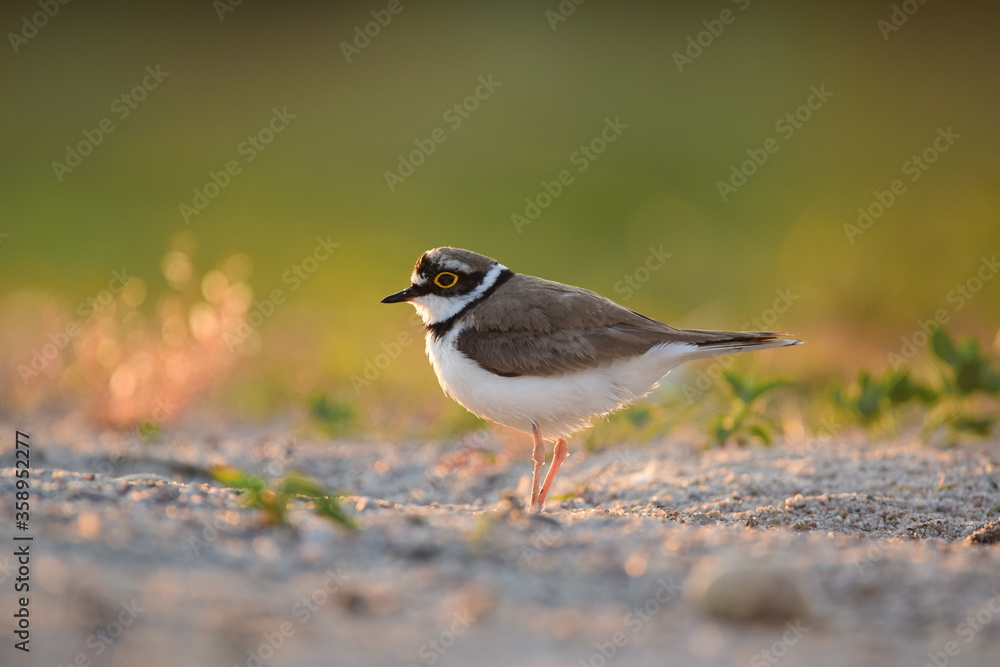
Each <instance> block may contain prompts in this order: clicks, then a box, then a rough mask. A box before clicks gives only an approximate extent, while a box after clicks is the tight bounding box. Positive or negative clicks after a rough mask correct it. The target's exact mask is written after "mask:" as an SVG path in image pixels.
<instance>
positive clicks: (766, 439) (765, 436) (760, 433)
mask: <svg viewBox="0 0 1000 667" xmlns="http://www.w3.org/2000/svg"><path fill="white" fill-rule="evenodd" d="M749 431H750V433H751V434H753V435H755V436H757V437H758V438H760V440H761V442H763V443H764V444H765V445H767V446H768V447H770V446H771V445H772V444H773V442H772V440H771V432H770V431H769V430H767V429H766V428H764V427H763V426H762V425H760V424H754V425H753V426H751V427H750V428H749Z"/></svg>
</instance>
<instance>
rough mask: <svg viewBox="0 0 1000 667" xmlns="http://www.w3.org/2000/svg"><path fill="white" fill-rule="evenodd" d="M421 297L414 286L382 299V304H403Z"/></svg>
mask: <svg viewBox="0 0 1000 667" xmlns="http://www.w3.org/2000/svg"><path fill="white" fill-rule="evenodd" d="M417 296H420V295H419V294H417V293H416V292H415V290H414V289H413V285H410V286H409V287H407V288H406V289H404V290H400V291H398V292H396V293H395V294H390V295H389V296H387V297H385V298H384V299H382V303H402V302H403V301H409V300H411V299H413V298H416V297H417Z"/></svg>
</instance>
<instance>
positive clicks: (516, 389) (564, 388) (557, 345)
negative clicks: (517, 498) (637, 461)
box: [382, 247, 802, 512]
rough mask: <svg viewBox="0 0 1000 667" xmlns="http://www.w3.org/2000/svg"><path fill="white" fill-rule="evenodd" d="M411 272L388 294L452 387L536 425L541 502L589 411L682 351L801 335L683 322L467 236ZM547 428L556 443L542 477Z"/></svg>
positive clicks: (645, 384) (609, 403) (635, 390)
mask: <svg viewBox="0 0 1000 667" xmlns="http://www.w3.org/2000/svg"><path fill="white" fill-rule="evenodd" d="M410 282H411V284H410V286H409V287H407V288H406V289H404V290H402V291H399V292H396V293H395V294H391V295H389V296H387V297H385V298H384V299H382V303H399V302H403V301H409V302H410V303H412V304H413V305H414V307H416V309H417V312H418V313H419V314H420V317H421V319H422V320H423V322H424V328H425V330H426V343H427V345H426V347H427V356H428V357H429V358H430V362H431V365H432V366H433V367H434V372H435V373H436V374H437V378H438V381H439V382H440V383H441V388H442V389H443V390H444V393H445V394H447V395H448V396H450V397H451V398H453V399H455V400H456V401H457V402H458V403H460V404H461V405H463V406H464V407H465V408H466V409H468V410H469V411H470V412H473V413H474V414H476V415H478V416H480V417H482V418H484V419H488V420H490V421H493V422H496V423H498V424H503V425H505V426H509V427H511V428H515V429H518V430H520V431H524V432H526V433H531V434H532V436H533V437H534V450H533V452H532V457H531V458H532V461H533V462H534V469H533V471H532V479H531V509H532V511H538V512H540V511H541V510H542V507H543V506H544V504H545V498H546V496H547V495H548V493H549V489H551V487H552V482H553V480H555V477H556V474H557V473H558V472H559V467H560V466H561V465H562V462H563V460H564V459H565V458H566V456H567V454H568V447H567V445H566V438H567V437H568V436H569V435H571V434H572V433H574V432H576V431H579V430H581V429H584V428H586V427H587V426H589V424H590V421H591V420H592V419H593V418H595V417H598V416H602V415H607V414H609V413H611V412H614V411H615V410H618V409H619V408H621V407H624V406H625V405H627V404H629V403H631V402H632V401H635V400H636V399H639V398H642V397H643V396H646V395H647V394H648V393H649V392H651V391H652V390H653V389H655V388H656V386H657V383H658V382H659V380H660V379H661V378H662V377H663V376H664V375H666V374H667V373H668V372H670V371H671V370H672V369H673V368H676V367H677V366H678V365H680V364H682V363H684V362H686V361H691V360H693V359H704V358H707V357H716V356H720V355H724V354H731V353H733V352H742V351H745V350H764V349H767V348H772V347H784V346H787V345H798V344H799V343H801V342H802V341H800V340H795V339H793V338H789V337H788V334H785V333H778V332H774V331H703V330H698V329H675V328H673V327H670V326H667V325H666V324H663V323H661V322H658V321H656V320H654V319H652V318H649V317H646V316H645V315H640V314H639V313H637V312H635V311H632V310H629V309H628V308H625V307H623V306H619V305H618V304H616V303H614V302H613V301H611V300H609V299H606V298H604V297H603V296H601V295H599V294H597V293H595V292H591V291H590V290H586V289H583V288H580V287H573V286H572V285H564V284H562V283H557V282H552V281H550V280H543V279H541V278H535V277H534V276H529V275H525V274H522V273H514V272H513V271H511V270H510V269H508V268H507V267H506V266H504V265H503V264H500V263H499V262H497V261H496V260H495V259H491V258H489V257H485V256H483V255H480V254H478V253H474V252H471V251H469V250H463V249H461V248H451V247H443V248H435V249H433V250H428V251H427V252H425V253H424V254H423V255H421V256H420V259H418V260H417V263H416V266H415V267H414V269H413V274H412V275H411V277H410ZM545 438H549V439H553V440H555V446H554V448H553V453H552V463H551V465H550V466H549V471H548V473H547V474H546V475H545V481H544V482H541V481H540V474H541V469H542V466H543V464H544V461H545V449H544V439H545Z"/></svg>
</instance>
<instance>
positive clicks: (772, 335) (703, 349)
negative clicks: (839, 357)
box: [684, 329, 805, 359]
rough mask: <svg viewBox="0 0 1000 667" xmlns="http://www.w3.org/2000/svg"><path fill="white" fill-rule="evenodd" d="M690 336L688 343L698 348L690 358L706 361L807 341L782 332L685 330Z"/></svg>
mask: <svg viewBox="0 0 1000 667" xmlns="http://www.w3.org/2000/svg"><path fill="white" fill-rule="evenodd" d="M684 333H686V334H690V337H689V338H688V341H689V342H690V343H691V344H693V345H695V346H696V348H697V349H696V350H694V351H693V352H692V353H691V355H690V358H692V359H705V358H707V357H719V356H722V355H724V354H732V353H734V352H746V351H748V350H767V349H770V348H772V347H787V346H789V345H801V344H802V343H804V342H805V341H803V340H798V339H797V338H791V337H790V336H791V335H792V334H789V333H784V332H781V331H704V330H700V329H685V330H684Z"/></svg>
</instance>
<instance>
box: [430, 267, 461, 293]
mask: <svg viewBox="0 0 1000 667" xmlns="http://www.w3.org/2000/svg"><path fill="white" fill-rule="evenodd" d="M457 282H458V275H457V274H455V273H452V272H451V271H442V272H441V273H439V274H437V275H436V276H434V284H435V285H437V286H438V287H440V288H441V289H448V288H449V287H454V286H455V283H457Z"/></svg>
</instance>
